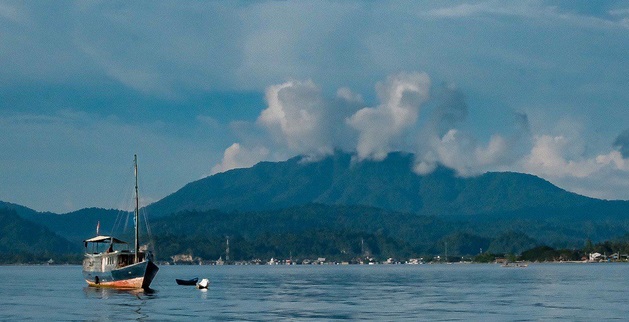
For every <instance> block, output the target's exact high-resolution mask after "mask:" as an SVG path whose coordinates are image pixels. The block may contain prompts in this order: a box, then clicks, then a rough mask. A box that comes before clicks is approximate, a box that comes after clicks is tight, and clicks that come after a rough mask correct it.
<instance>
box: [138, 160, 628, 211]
mask: <svg viewBox="0 0 629 322" xmlns="http://www.w3.org/2000/svg"><path fill="white" fill-rule="evenodd" d="M413 157H414V156H413V155H411V154H404V153H392V154H390V155H389V156H388V157H387V158H386V159H385V160H383V161H380V162H375V161H369V160H365V161H362V162H352V156H351V155H349V154H345V153H340V152H339V153H336V154H334V155H332V156H330V157H327V158H325V159H323V160H320V161H317V162H303V161H302V159H301V158H300V157H296V158H293V159H290V160H288V161H285V162H275V163H272V162H262V163H259V164H257V165H255V166H253V167H251V168H247V169H235V170H231V171H227V172H225V173H219V174H216V175H213V176H210V177H207V178H204V179H201V180H198V181H195V182H192V183H190V184H188V185H186V186H184V187H183V188H181V189H180V190H178V191H177V192H175V193H173V194H171V195H169V196H167V197H166V198H164V199H162V200H160V201H158V202H156V203H154V204H152V205H150V206H149V207H148V209H149V213H151V214H152V215H155V216H163V215H168V214H172V213H176V212H180V211H185V210H201V211H202V210H209V209H218V210H223V211H232V210H238V211H259V210H269V209H282V208H286V207H291V206H297V205H303V204H307V203H322V204H330V205H345V206H353V205H361V206H371V207H377V208H381V209H386V210H391V211H401V212H412V213H417V214H421V215H435V216H452V215H477V214H490V213H497V212H502V213H506V212H514V211H519V210H523V209H536V208H539V209H547V208H550V209H555V210H557V209H567V208H584V207H585V208H586V209H587V208H588V207H599V206H601V202H600V201H598V200H595V199H592V198H587V197H583V196H580V195H577V194H574V193H570V192H567V191H565V190H562V189H559V188H557V187H556V186H554V185H552V184H551V183H549V182H548V181H546V180H543V179H541V178H539V177H536V176H533V175H528V174H521V173H510V172H503V173H486V174H483V175H480V176H476V177H468V178H463V177H458V176H456V174H455V173H454V172H453V171H452V170H450V169H447V168H443V167H440V168H438V169H437V170H435V171H434V172H432V173H430V174H428V175H418V174H416V173H414V172H413V171H412V164H413ZM623 207H625V209H628V210H629V202H624V203H623Z"/></svg>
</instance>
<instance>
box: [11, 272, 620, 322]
mask: <svg viewBox="0 0 629 322" xmlns="http://www.w3.org/2000/svg"><path fill="white" fill-rule="evenodd" d="M195 276H198V277H200V278H204V277H205V278H209V279H210V281H211V285H210V288H209V289H208V290H198V289H196V288H194V287H189V286H178V285H176V283H175V278H190V277H195ZM628 276H629V265H628V264H532V265H529V267H527V268H503V267H500V266H499V265H478V264H477V265H465V264H459V265H374V266H358V265H356V266H161V269H160V271H159V273H158V274H157V277H156V279H155V280H154V281H153V285H152V287H153V288H154V289H155V292H154V293H152V294H146V293H143V292H139V293H133V292H123V291H115V290H110V289H98V288H88V287H86V284H85V282H84V281H83V279H82V277H81V267H79V266H0V320H21V319H33V320H89V321H92V320H95V321H125V320H160V321H163V320H185V321H189V320H239V321H243V320H255V321H258V320H310V319H314V320H335V319H349V320H387V321H399V320H448V321H451V320H484V321H504V320H507V321H517V320H519V321H529V320H549V319H553V320H569V321H574V320H583V321H593V320H611V319H618V320H626V319H628V318H629V305H627V300H628V298H629V278H628Z"/></svg>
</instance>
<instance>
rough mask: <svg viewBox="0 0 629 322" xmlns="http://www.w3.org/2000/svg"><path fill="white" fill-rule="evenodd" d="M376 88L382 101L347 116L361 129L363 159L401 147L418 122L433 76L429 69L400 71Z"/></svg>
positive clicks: (377, 157) (359, 155)
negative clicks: (404, 138) (402, 141)
mask: <svg viewBox="0 0 629 322" xmlns="http://www.w3.org/2000/svg"><path fill="white" fill-rule="evenodd" d="M376 90H377V93H378V97H379V99H380V101H381V104H380V105H378V106H376V107H365V108H363V109H361V110H359V111H358V112H356V114H354V115H352V116H351V117H350V118H348V119H347V124H349V125H350V126H351V127H352V128H354V129H356V130H357V131H358V133H359V136H358V145H357V146H356V152H357V153H358V158H359V159H361V160H362V159H366V158H372V159H376V160H382V159H383V158H385V157H386V155H387V153H389V152H391V151H393V150H395V149H400V148H401V147H402V146H401V144H400V141H401V140H402V139H403V135H404V134H405V133H406V130H408V129H409V128H410V127H412V126H413V125H414V124H415V122H416V121H417V118H418V116H419V111H420V107H421V105H422V103H424V102H425V101H426V100H427V99H428V97H429V92H430V78H429V77H428V75H427V74H426V73H400V74H397V75H393V76H390V77H388V78H387V80H386V81H385V82H383V83H379V84H378V85H377V86H376Z"/></svg>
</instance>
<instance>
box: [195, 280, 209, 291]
mask: <svg viewBox="0 0 629 322" xmlns="http://www.w3.org/2000/svg"><path fill="white" fill-rule="evenodd" d="M208 286H210V280H208V279H207V278H204V279H202V280H201V282H199V283H197V288H198V289H207V288H208Z"/></svg>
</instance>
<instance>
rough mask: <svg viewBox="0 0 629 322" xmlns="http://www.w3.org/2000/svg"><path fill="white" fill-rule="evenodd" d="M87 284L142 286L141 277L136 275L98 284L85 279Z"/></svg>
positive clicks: (121, 286) (99, 285)
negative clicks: (126, 278)
mask: <svg viewBox="0 0 629 322" xmlns="http://www.w3.org/2000/svg"><path fill="white" fill-rule="evenodd" d="M85 281H86V282H87V284H88V285H89V286H98V287H112V288H142V282H143V281H144V278H143V277H136V278H132V279H128V280H121V281H111V282H100V283H98V284H96V283H94V282H91V281H88V280H85Z"/></svg>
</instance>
